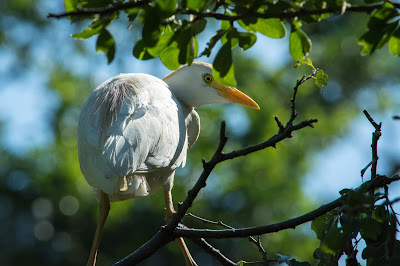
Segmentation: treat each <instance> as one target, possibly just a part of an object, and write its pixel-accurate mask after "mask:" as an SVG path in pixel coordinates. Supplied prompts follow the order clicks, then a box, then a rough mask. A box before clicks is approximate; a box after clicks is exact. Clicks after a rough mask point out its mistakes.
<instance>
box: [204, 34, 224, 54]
mask: <svg viewBox="0 0 400 266" xmlns="http://www.w3.org/2000/svg"><path fill="white" fill-rule="evenodd" d="M225 33H226V31H225V30H218V31H217V33H216V34H215V35H214V36H212V37H211V39H210V41H209V42H208V43H207V46H208V47H207V48H205V49H204V51H203V52H202V53H201V55H205V56H207V57H208V56H210V54H211V52H212V49H213V48H214V46H215V44H216V43H217V42H218V41H219V40H220V39H221V38H222V36H223V35H224V34H225Z"/></svg>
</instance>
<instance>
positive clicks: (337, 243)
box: [320, 228, 347, 255]
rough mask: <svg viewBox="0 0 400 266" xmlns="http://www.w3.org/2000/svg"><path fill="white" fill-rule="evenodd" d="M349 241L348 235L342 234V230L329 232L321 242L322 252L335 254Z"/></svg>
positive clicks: (337, 229) (336, 229) (335, 229)
mask: <svg viewBox="0 0 400 266" xmlns="http://www.w3.org/2000/svg"><path fill="white" fill-rule="evenodd" d="M346 241H347V235H346V234H344V233H343V232H342V229H341V228H334V229H332V230H331V231H329V232H328V233H327V234H326V236H325V238H324V239H323V240H322V241H321V247H320V249H321V251H322V252H324V253H327V254H332V255H333V254H335V253H336V252H337V251H339V250H341V249H343V248H344V245H345V243H346Z"/></svg>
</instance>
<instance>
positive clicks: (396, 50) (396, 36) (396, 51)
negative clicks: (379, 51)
mask: <svg viewBox="0 0 400 266" xmlns="http://www.w3.org/2000/svg"><path fill="white" fill-rule="evenodd" d="M389 51H390V53H391V54H392V55H400V29H397V30H396V31H395V32H394V33H393V35H392V37H390V39H389Z"/></svg>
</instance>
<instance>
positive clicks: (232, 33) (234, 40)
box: [221, 28, 239, 48]
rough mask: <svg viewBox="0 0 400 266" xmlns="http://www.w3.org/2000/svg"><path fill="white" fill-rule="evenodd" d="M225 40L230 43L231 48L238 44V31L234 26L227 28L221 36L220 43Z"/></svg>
mask: <svg viewBox="0 0 400 266" xmlns="http://www.w3.org/2000/svg"><path fill="white" fill-rule="evenodd" d="M227 42H230V43H231V48H234V47H236V46H237V45H238V44H239V33H238V31H237V30H236V28H229V29H228V31H227V32H226V33H225V34H224V35H223V36H222V38H221V43H222V45H224V44H225V43H227Z"/></svg>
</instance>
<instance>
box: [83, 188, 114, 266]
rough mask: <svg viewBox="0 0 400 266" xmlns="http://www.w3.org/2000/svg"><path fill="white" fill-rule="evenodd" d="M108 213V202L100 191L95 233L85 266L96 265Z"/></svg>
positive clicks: (104, 194)
mask: <svg viewBox="0 0 400 266" xmlns="http://www.w3.org/2000/svg"><path fill="white" fill-rule="evenodd" d="M109 211H110V200H109V199H108V195H107V194H106V193H104V192H103V191H101V190H100V214H99V220H98V223H97V229H96V233H95V235H94V239H93V244H92V250H91V251H90V255H89V260H88V262H87V266H94V265H96V257H97V250H98V248H99V244H100V238H101V233H102V232H103V228H104V224H105V223H106V219H107V216H108V212H109Z"/></svg>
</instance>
